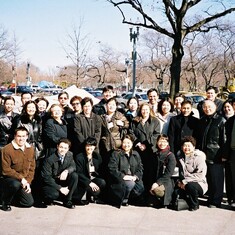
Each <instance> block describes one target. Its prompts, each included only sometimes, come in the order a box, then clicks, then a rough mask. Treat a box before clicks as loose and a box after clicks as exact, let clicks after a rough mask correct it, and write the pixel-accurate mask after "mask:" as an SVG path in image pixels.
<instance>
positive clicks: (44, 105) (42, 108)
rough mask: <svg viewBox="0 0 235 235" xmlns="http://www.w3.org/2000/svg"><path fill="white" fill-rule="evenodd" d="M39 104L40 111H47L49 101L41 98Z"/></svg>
mask: <svg viewBox="0 0 235 235" xmlns="http://www.w3.org/2000/svg"><path fill="white" fill-rule="evenodd" d="M37 106H38V110H39V112H44V111H46V109H47V103H46V101H45V100H40V101H39V102H38V103H37Z"/></svg>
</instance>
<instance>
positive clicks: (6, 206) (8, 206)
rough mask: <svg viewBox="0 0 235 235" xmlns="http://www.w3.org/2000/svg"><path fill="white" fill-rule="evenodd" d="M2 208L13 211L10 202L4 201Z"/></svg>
mask: <svg viewBox="0 0 235 235" xmlns="http://www.w3.org/2000/svg"><path fill="white" fill-rule="evenodd" d="M2 210H3V211H11V206H10V205H8V204H5V203H4V202H3V203H2Z"/></svg>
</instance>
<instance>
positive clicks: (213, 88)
mask: <svg viewBox="0 0 235 235" xmlns="http://www.w3.org/2000/svg"><path fill="white" fill-rule="evenodd" d="M209 90H214V91H215V93H218V88H217V87H214V86H208V87H207V88H206V92H208V91H209Z"/></svg>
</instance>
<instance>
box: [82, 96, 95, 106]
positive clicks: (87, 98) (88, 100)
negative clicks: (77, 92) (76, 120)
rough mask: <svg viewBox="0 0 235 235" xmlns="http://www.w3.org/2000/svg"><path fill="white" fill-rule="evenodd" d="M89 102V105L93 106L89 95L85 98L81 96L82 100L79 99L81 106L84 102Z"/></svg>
mask: <svg viewBox="0 0 235 235" xmlns="http://www.w3.org/2000/svg"><path fill="white" fill-rule="evenodd" d="M89 102H90V103H91V106H93V100H92V99H91V98H90V97H85V98H83V99H82V101H81V105H82V107H83V106H84V105H85V104H86V103H89Z"/></svg>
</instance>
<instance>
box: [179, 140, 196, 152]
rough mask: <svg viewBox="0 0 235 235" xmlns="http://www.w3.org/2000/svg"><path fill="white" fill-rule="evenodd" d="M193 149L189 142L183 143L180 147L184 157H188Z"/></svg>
mask: <svg viewBox="0 0 235 235" xmlns="http://www.w3.org/2000/svg"><path fill="white" fill-rule="evenodd" d="M194 150H195V147H194V146H193V144H192V143H191V142H184V144H183V146H182V151H183V152H184V154H185V155H190V154H192V153H193V152H194Z"/></svg>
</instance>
